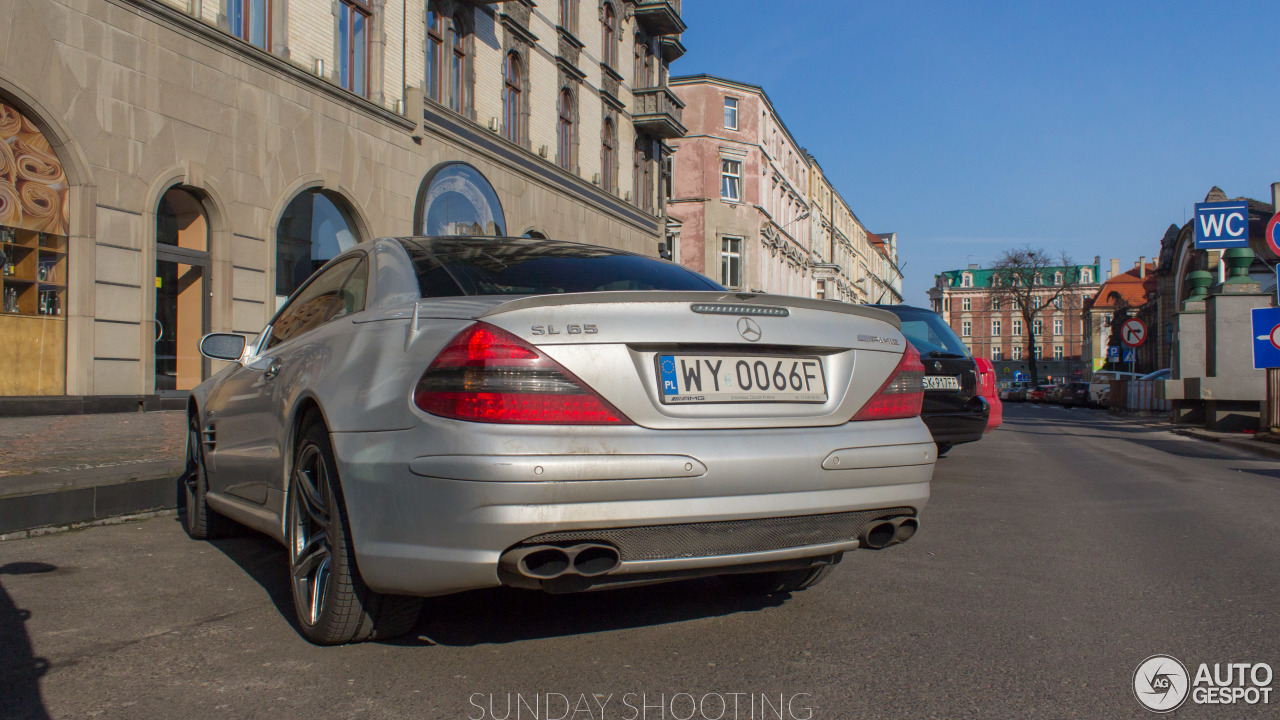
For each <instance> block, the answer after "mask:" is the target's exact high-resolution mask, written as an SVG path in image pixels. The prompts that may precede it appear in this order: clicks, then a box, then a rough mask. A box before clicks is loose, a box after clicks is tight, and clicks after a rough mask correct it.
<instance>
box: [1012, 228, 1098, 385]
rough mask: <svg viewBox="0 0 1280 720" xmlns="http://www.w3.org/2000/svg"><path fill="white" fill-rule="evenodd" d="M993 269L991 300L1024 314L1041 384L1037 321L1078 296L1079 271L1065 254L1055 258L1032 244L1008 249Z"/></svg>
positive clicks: (1034, 382) (1030, 353)
mask: <svg viewBox="0 0 1280 720" xmlns="http://www.w3.org/2000/svg"><path fill="white" fill-rule="evenodd" d="M991 270H992V274H991V301H992V302H993V303H996V304H997V305H998V306H999V307H1002V308H1003V307H1008V308H1009V309H1010V310H1012V311H1013V312H1016V313H1019V314H1021V315H1022V327H1023V331H1024V334H1023V337H1024V338H1025V339H1026V350H1027V351H1026V354H1025V355H1026V357H1027V358H1028V360H1029V362H1028V364H1029V365H1030V367H1031V384H1032V385H1033V386H1034V385H1038V384H1039V382H1040V377H1039V370H1038V369H1037V368H1036V361H1037V360H1039V359H1040V358H1039V357H1037V356H1036V332H1035V319H1036V317H1037V316H1039V315H1040V313H1041V312H1043V311H1044V309H1045V308H1049V307H1054V306H1055V305H1060V304H1062V301H1063V299H1064V298H1065V299H1067V300H1070V299H1073V298H1074V297H1075V293H1074V292H1072V291H1073V290H1074V289H1075V288H1076V287H1077V286H1078V285H1079V284H1080V270H1079V268H1077V267H1076V266H1075V265H1073V264H1072V263H1071V258H1070V257H1068V256H1067V254H1066V253H1065V252H1062V253H1059V255H1058V256H1057V257H1056V258H1055V257H1053V256H1051V255H1050V254H1049V253H1047V252H1045V251H1044V250H1043V249H1038V248H1032V247H1031V246H1029V245H1026V246H1023V247H1022V248H1015V249H1012V250H1005V251H1004V254H1003V255H1001V256H1000V258H999V259H998V260H996V261H995V263H994V264H992V266H991Z"/></svg>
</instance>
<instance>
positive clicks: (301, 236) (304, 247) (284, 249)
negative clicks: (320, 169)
mask: <svg viewBox="0 0 1280 720" xmlns="http://www.w3.org/2000/svg"><path fill="white" fill-rule="evenodd" d="M359 241H360V233H359V231H358V230H357V229H356V224H355V221H354V220H353V219H352V215H351V211H350V210H349V209H348V207H347V203H346V201H345V200H343V199H342V197H341V196H339V195H336V194H334V193H331V192H328V191H325V190H321V189H319V188H316V189H312V190H304V191H302V192H301V193H298V196H297V197H295V198H294V199H293V200H292V201H290V203H289V206H288V207H286V208H285V210H284V214H283V215H281V216H280V224H279V225H277V226H276V307H277V308H279V307H280V306H281V305H283V304H284V301H285V300H286V299H288V297H289V296H290V295H292V294H293V292H294V291H295V290H297V289H298V288H299V287H302V284H303V283H304V282H306V281H307V278H309V277H311V274H312V273H314V272H315V271H316V270H319V269H320V266H321V265H324V264H325V263H327V262H329V261H330V260H332V259H333V258H335V257H337V256H338V254H339V253H341V252H343V251H344V250H346V249H348V248H350V247H351V246H353V245H355V244H356V243H357V242H359Z"/></svg>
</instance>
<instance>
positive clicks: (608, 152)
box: [600, 118, 617, 192]
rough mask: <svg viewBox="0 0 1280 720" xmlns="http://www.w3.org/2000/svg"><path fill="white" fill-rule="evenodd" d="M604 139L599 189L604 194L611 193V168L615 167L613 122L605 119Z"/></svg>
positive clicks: (615, 139) (601, 152)
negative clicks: (601, 189)
mask: <svg viewBox="0 0 1280 720" xmlns="http://www.w3.org/2000/svg"><path fill="white" fill-rule="evenodd" d="M603 135H604V138H603V142H602V147H601V151H600V187H602V188H604V190H605V192H613V168H614V165H615V162H616V161H615V158H614V144H615V143H616V141H617V138H615V137H614V134H613V120H610V119H608V118H605V121H604V133H603Z"/></svg>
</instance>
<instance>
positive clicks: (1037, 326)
mask: <svg viewBox="0 0 1280 720" xmlns="http://www.w3.org/2000/svg"><path fill="white" fill-rule="evenodd" d="M1031 334H1033V335H1035V336H1036V337H1040V336H1041V335H1043V334H1044V321H1042V320H1041V319H1040V318H1036V319H1035V320H1032V321H1031Z"/></svg>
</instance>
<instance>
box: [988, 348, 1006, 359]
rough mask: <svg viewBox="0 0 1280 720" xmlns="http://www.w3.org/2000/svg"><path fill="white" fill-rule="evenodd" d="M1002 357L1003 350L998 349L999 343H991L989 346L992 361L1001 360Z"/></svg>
mask: <svg viewBox="0 0 1280 720" xmlns="http://www.w3.org/2000/svg"><path fill="white" fill-rule="evenodd" d="M1003 359H1004V351H1003V350H1001V349H1000V346H999V345H992V346H991V360H992V361H993V362H998V361H1000V360H1003Z"/></svg>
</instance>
